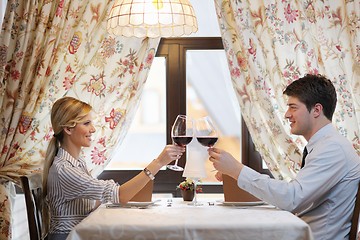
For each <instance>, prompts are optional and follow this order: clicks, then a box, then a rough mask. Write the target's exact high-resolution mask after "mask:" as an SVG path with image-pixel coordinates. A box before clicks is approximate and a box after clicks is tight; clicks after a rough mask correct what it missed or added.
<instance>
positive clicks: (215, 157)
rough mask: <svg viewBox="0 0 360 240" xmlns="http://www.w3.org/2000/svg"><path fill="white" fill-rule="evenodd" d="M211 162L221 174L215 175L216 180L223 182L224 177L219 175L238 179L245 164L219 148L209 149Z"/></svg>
mask: <svg viewBox="0 0 360 240" xmlns="http://www.w3.org/2000/svg"><path fill="white" fill-rule="evenodd" d="M208 152H209V156H210V158H209V160H210V161H211V162H212V163H213V166H214V168H215V169H216V170H218V171H219V172H220V173H217V174H216V175H215V177H216V179H218V180H219V181H220V179H221V180H222V176H220V175H219V174H221V173H223V174H226V175H229V176H231V177H233V178H234V179H237V178H238V176H239V174H240V172H241V170H242V168H243V164H242V163H240V162H239V161H238V160H236V159H235V158H234V157H233V156H232V155H231V154H230V153H228V152H226V151H224V150H221V149H218V148H209V149H208Z"/></svg>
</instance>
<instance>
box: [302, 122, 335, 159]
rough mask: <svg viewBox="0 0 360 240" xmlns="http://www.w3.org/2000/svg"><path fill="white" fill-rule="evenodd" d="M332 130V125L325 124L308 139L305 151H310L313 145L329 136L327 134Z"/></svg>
mask: <svg viewBox="0 0 360 240" xmlns="http://www.w3.org/2000/svg"><path fill="white" fill-rule="evenodd" d="M333 130H335V129H334V127H333V125H332V124H331V123H329V124H326V125H325V126H323V127H322V128H320V129H319V130H318V131H317V132H316V133H315V134H314V135H313V136H312V137H311V138H310V139H309V142H308V144H307V145H306V149H307V151H308V153H310V152H311V151H312V149H313V148H314V145H315V144H316V143H317V142H318V141H319V140H322V139H323V138H324V137H325V136H326V135H328V134H329V132H332V131H333Z"/></svg>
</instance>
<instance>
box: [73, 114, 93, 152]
mask: <svg viewBox="0 0 360 240" xmlns="http://www.w3.org/2000/svg"><path fill="white" fill-rule="evenodd" d="M70 132H71V134H70V135H69V138H70V141H71V142H72V144H74V145H75V146H76V147H79V148H81V147H90V145H91V140H92V139H91V135H92V134H93V133H94V132H95V128H94V126H93V124H92V116H91V113H89V114H88V115H86V116H85V117H84V118H83V120H82V121H81V122H79V123H78V124H76V125H75V127H73V128H71V129H70Z"/></svg>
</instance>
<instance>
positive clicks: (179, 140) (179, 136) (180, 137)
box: [167, 115, 193, 171]
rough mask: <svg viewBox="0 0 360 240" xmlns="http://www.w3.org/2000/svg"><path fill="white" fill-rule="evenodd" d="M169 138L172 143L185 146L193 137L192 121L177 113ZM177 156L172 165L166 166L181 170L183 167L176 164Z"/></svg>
mask: <svg viewBox="0 0 360 240" xmlns="http://www.w3.org/2000/svg"><path fill="white" fill-rule="evenodd" d="M171 138H172V140H173V143H175V144H177V145H179V146H183V147H184V146H186V145H187V144H189V143H190V142H191V140H192V139H193V121H192V119H191V118H189V117H187V116H186V115H178V116H177V117H176V119H175V122H174V124H173V126H172V128H171ZM178 160H179V158H177V159H176V160H175V164H174V165H167V167H168V168H169V169H171V170H174V171H183V170H184V169H183V168H182V167H180V166H178V165H177V163H178Z"/></svg>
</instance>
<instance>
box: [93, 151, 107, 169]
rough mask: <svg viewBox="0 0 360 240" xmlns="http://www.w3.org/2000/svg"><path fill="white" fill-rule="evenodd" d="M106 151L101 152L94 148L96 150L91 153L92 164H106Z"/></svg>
mask: <svg viewBox="0 0 360 240" xmlns="http://www.w3.org/2000/svg"><path fill="white" fill-rule="evenodd" d="M105 152H106V149H104V150H102V151H100V150H99V149H97V147H94V149H93V150H92V151H91V159H92V163H94V164H96V165H101V164H104V162H105V160H106V157H105Z"/></svg>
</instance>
